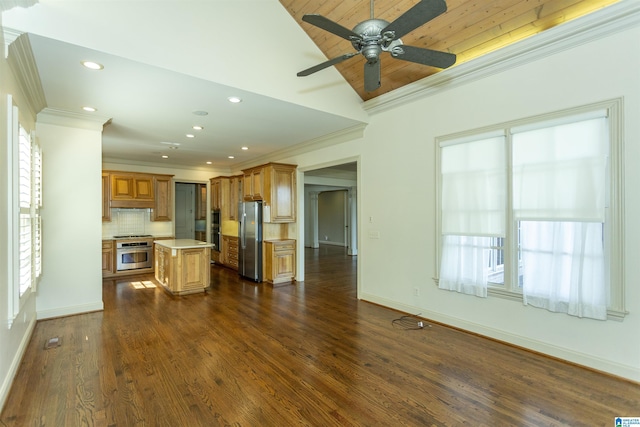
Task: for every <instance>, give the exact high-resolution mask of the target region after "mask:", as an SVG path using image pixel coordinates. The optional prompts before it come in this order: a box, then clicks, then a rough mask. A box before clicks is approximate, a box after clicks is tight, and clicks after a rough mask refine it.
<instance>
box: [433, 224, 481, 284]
mask: <svg viewBox="0 0 640 427" xmlns="http://www.w3.org/2000/svg"><path fill="white" fill-rule="evenodd" d="M442 238H443V242H442V263H441V266H440V281H439V282H438V286H439V287H440V289H447V290H450V291H456V292H461V293H463V294H469V295H475V296H478V297H486V296H487V281H488V280H487V279H488V274H489V273H488V272H489V270H488V268H487V266H488V265H489V249H490V247H489V246H490V243H491V238H490V237H469V236H442Z"/></svg>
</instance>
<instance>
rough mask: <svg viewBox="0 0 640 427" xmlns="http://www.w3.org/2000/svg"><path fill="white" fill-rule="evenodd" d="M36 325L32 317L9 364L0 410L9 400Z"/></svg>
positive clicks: (2, 390) (0, 393)
mask: <svg viewBox="0 0 640 427" xmlns="http://www.w3.org/2000/svg"><path fill="white" fill-rule="evenodd" d="M35 327H36V319H35V318H34V319H31V322H29V326H28V327H27V332H26V333H25V334H24V336H23V337H22V340H21V341H20V345H19V346H18V349H17V351H16V353H15V356H14V357H13V360H12V361H11V365H10V366H9V370H8V371H7V376H6V377H5V378H4V381H2V387H0V412H2V410H3V409H4V404H5V403H6V401H7V397H9V391H11V385H12V384H13V380H14V379H15V376H16V374H17V373H18V368H19V367H20V363H21V362H22V358H23V356H24V353H25V352H26V351H27V346H28V345H29V342H30V341H31V336H32V335H33V331H34V329H35Z"/></svg>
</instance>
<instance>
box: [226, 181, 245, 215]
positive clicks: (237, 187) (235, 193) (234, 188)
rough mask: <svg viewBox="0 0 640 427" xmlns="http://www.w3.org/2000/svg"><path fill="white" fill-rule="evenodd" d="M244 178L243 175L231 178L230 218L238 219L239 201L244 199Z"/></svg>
mask: <svg viewBox="0 0 640 427" xmlns="http://www.w3.org/2000/svg"><path fill="white" fill-rule="evenodd" d="M242 180H243V175H238V176H232V177H231V178H230V179H229V197H228V198H227V200H228V204H229V219H230V220H233V221H237V220H238V202H239V201H240V200H242Z"/></svg>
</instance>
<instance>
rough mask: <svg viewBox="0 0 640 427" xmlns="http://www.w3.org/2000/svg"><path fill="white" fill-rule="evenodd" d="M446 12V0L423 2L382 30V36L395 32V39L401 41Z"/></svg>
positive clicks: (427, 0)
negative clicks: (400, 39)
mask: <svg viewBox="0 0 640 427" xmlns="http://www.w3.org/2000/svg"><path fill="white" fill-rule="evenodd" d="M446 11H447V4H446V3H445V1H444V0H421V1H420V2H419V3H417V4H416V5H415V6H413V7H412V8H411V9H409V10H407V11H406V12H405V13H403V14H402V15H401V16H400V17H399V18H398V19H396V20H395V21H393V22H392V23H391V24H389V25H387V27H386V28H385V29H383V30H382V34H384V33H386V32H388V31H393V32H394V33H395V35H394V37H393V38H394V39H399V38H400V37H402V36H404V35H405V34H408V33H410V32H411V31H413V30H415V29H416V28H418V27H419V26H421V25H423V24H425V23H427V22H429V21H431V20H432V19H433V18H435V17H436V16H438V15H441V14H443V13H444V12H446Z"/></svg>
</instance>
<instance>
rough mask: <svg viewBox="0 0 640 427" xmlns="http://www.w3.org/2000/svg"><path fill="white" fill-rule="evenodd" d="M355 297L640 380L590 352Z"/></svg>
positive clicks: (373, 297) (372, 297)
mask: <svg viewBox="0 0 640 427" xmlns="http://www.w3.org/2000/svg"><path fill="white" fill-rule="evenodd" d="M358 298H359V299H361V300H363V301H367V302H371V303H374V304H378V305H381V306H384V307H388V308H392V309H394V310H398V311H401V312H404V313H409V314H414V315H419V316H420V317H422V318H425V319H429V320H432V321H434V322H438V323H442V324H444V325H448V326H451V327H454V328H458V329H461V330H464V331H467V332H470V333H473V334H477V335H482V336H484V337H487V338H490V339H494V340H496V341H501V342H504V343H506V344H511V345H514V346H517V347H522V348H525V349H528V350H531V351H534V352H537V353H541V354H544V355H547V356H550V357H554V358H557V359H562V360H565V361H567V362H570V363H573V364H576V365H580V366H583V367H585V368H588V369H593V370H596V371H601V372H604V373H606V374H610V375H615V376H617V377H621V378H624V379H627V380H630V381H634V382H640V369H638V368H636V367H633V366H627V365H621V364H619V363H615V362H612V361H610V360H605V359H601V358H599V357H595V356H592V355H590V354H585V353H580V352H577V351H573V350H569V349H567V348H563V347H558V346H555V345H552V344H548V343H545V342H543V341H538V340H533V339H530V338H527V337H525V336H521V335H515V334H511V333H507V332H504V331H501V330H499V329H495V328H490V327H487V326H483V325H479V324H477V323H473V322H468V321H466V320H461V319H458V318H455V317H451V316H447V315H443V314H441V313H435V312H430V311H428V310H424V309H420V308H417V307H413V306H409V305H405V304H401V303H398V302H396V301H391V300H388V299H386V298H381V297H379V296H377V295H371V294H367V293H362V294H360V295H358Z"/></svg>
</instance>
